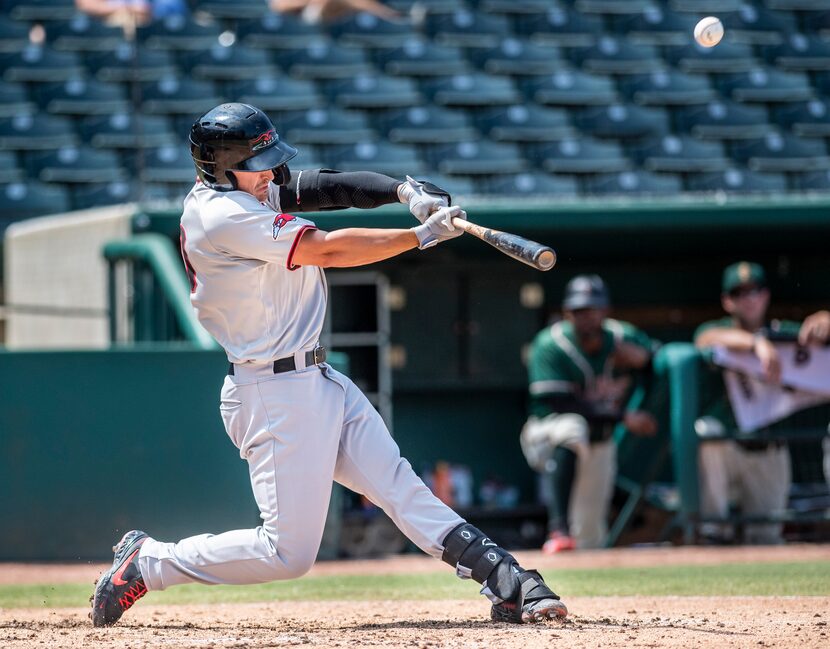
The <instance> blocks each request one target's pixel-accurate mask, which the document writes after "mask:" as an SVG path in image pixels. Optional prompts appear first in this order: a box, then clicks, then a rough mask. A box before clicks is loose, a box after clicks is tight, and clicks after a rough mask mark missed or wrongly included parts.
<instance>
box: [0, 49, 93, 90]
mask: <svg viewBox="0 0 830 649" xmlns="http://www.w3.org/2000/svg"><path fill="white" fill-rule="evenodd" d="M0 70H2V71H3V78H4V79H5V80H6V81H24V82H34V83H44V82H49V81H67V80H69V79H72V78H75V77H79V76H81V75H82V74H83V66H82V64H81V61H80V59H79V58H78V56H77V55H76V54H75V53H74V52H56V51H55V50H53V49H51V48H48V47H41V46H38V45H27V46H26V47H24V48H23V49H22V50H20V51H18V52H11V53H6V54H0Z"/></svg>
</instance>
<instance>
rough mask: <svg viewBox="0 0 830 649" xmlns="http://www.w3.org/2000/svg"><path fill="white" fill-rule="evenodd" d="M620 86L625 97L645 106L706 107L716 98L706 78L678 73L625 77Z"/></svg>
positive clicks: (661, 71) (659, 72)
mask: <svg viewBox="0 0 830 649" xmlns="http://www.w3.org/2000/svg"><path fill="white" fill-rule="evenodd" d="M619 86H620V90H621V91H622V92H623V94H624V95H625V96H626V97H628V98H629V99H630V100H632V101H634V102H635V103H637V104H641V105H643V106H683V105H689V104H703V103H706V102H708V101H711V100H712V99H714V98H715V97H716V96H717V93H716V92H715V91H714V90H713V89H712V85H711V82H710V81H709V77H707V76H706V75H702V74H697V75H691V74H685V73H683V72H678V71H677V70H658V71H656V72H652V73H650V74H631V75H626V76H625V77H623V78H621V79H620V82H619Z"/></svg>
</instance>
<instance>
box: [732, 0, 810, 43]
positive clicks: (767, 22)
mask: <svg viewBox="0 0 830 649" xmlns="http://www.w3.org/2000/svg"><path fill="white" fill-rule="evenodd" d="M723 26H724V29H725V31H726V33H727V34H729V38H730V39H731V40H732V41H733V42H735V43H749V44H750V45H777V44H779V43H781V42H783V40H784V38H785V37H786V35H787V34H792V33H793V32H796V31H797V23H796V20H795V18H794V17H793V15H792V14H791V13H788V12H782V11H771V10H769V9H767V8H766V7H763V6H761V5H758V4H751V3H748V2H747V3H744V4H742V5H741V7H740V8H739V9H738V11H735V12H733V13H728V14H726V15H725V16H724V17H723Z"/></svg>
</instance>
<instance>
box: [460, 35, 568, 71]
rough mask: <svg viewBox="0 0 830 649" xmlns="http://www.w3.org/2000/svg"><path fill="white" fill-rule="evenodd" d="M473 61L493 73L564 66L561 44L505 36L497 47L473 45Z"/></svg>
mask: <svg viewBox="0 0 830 649" xmlns="http://www.w3.org/2000/svg"><path fill="white" fill-rule="evenodd" d="M469 54H470V58H471V59H472V61H473V62H474V63H475V64H476V65H477V66H478V67H480V68H482V69H483V70H484V71H485V72H488V73H489V74H512V75H516V76H518V75H525V74H551V73H553V72H556V71H557V70H561V69H562V67H563V62H562V58H561V55H560V53H559V48H557V47H554V46H552V45H534V44H533V43H529V42H527V41H523V40H520V39H518V38H505V39H504V40H503V41H502V42H501V43H499V44H498V45H497V46H496V47H475V48H470V49H469Z"/></svg>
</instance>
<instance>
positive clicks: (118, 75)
mask: <svg viewBox="0 0 830 649" xmlns="http://www.w3.org/2000/svg"><path fill="white" fill-rule="evenodd" d="M86 60H87V65H88V66H89V69H90V70H91V71H92V72H94V73H95V77H96V78H97V79H99V80H100V81H115V82H120V83H126V82H130V81H134V80H135V81H160V80H161V79H164V78H165V77H169V76H171V75H175V74H176V66H175V63H174V62H173V57H172V56H171V55H170V53H169V52H164V51H159V50H148V49H147V48H145V47H137V48H135V47H134V46H133V45H132V44H130V43H121V45H119V46H118V48H117V49H115V50H114V51H112V52H99V53H96V54H90V55H88V56H87V58H86Z"/></svg>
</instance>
